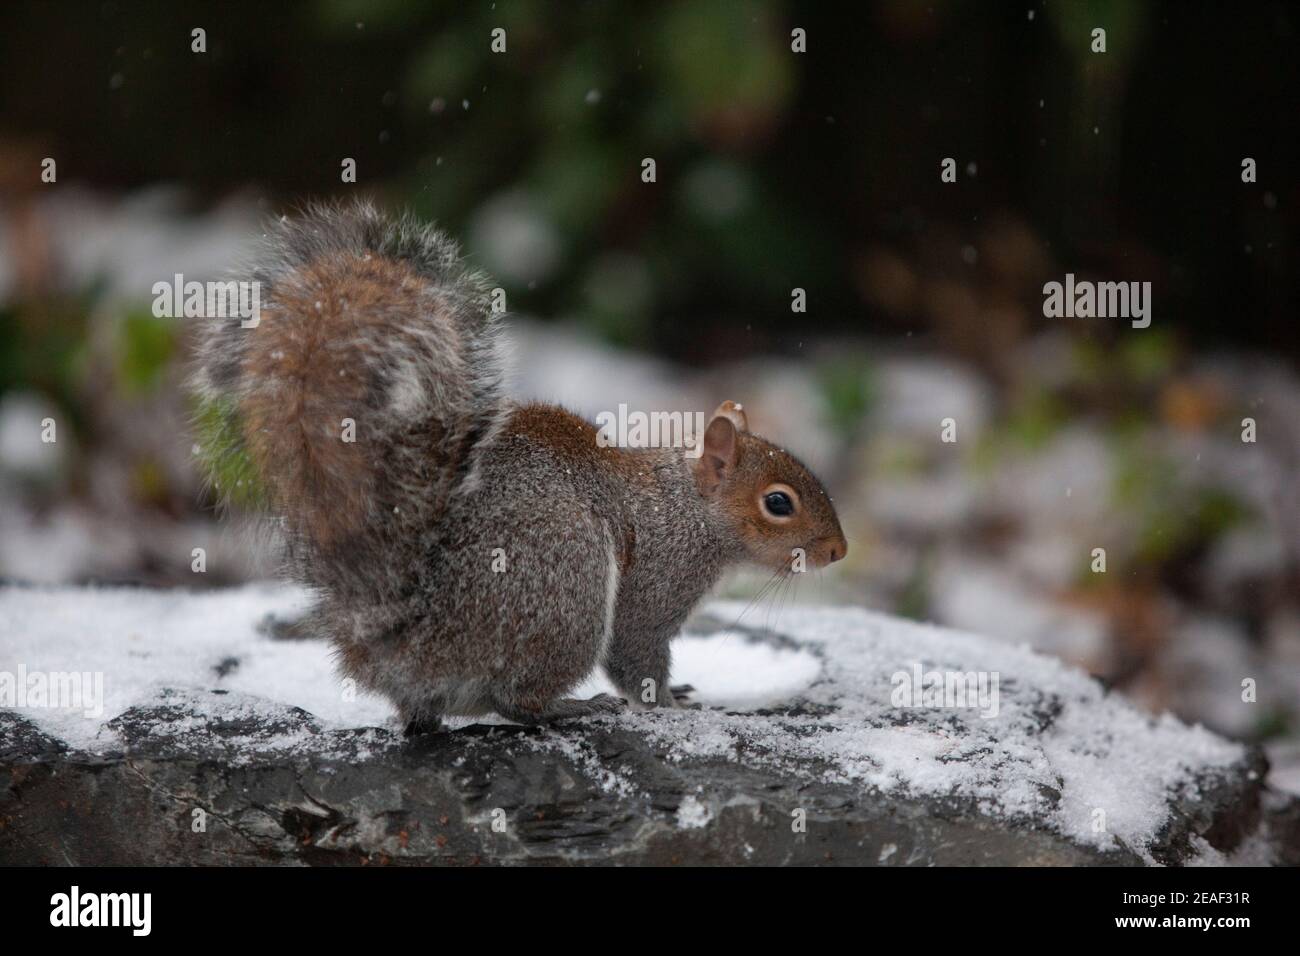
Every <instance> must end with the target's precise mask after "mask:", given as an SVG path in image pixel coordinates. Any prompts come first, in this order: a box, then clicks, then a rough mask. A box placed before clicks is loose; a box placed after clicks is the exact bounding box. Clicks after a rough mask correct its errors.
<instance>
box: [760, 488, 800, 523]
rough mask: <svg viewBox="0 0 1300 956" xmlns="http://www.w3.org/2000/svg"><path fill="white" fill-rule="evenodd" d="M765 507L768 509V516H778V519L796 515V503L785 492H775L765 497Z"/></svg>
mask: <svg viewBox="0 0 1300 956" xmlns="http://www.w3.org/2000/svg"><path fill="white" fill-rule="evenodd" d="M763 507H765V508H766V509H767V511H768V514H773V515H776V516H777V517H778V518H784V517H786V516H787V515H792V514H794V502H793V501H791V500H790V496H789V495H787V494H786V493H785V492H784V491H774V492H772V493H771V494H770V495H764V496H763Z"/></svg>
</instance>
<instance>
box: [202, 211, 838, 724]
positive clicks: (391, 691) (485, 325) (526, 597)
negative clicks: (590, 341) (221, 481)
mask: <svg viewBox="0 0 1300 956" xmlns="http://www.w3.org/2000/svg"><path fill="white" fill-rule="evenodd" d="M255 264H256V265H255V271H254V274H253V278H254V279H255V280H256V281H258V282H260V283H261V299H262V303H263V305H262V309H261V316H260V321H258V322H257V323H255V324H252V323H250V325H251V326H252V327H244V323H241V322H240V320H239V319H238V318H234V319H216V318H213V319H207V320H205V321H204V322H203V323H202V328H201V330H200V332H199V342H198V349H197V361H196V367H195V371H194V376H193V383H192V384H193V386H194V389H195V391H196V392H197V394H198V396H199V397H200V399H201V400H203V401H205V402H208V403H217V404H219V405H221V406H222V407H225V408H227V409H232V410H233V413H234V415H235V417H236V420H237V423H238V424H237V434H236V437H235V440H234V441H233V442H232V443H231V444H230V445H229V447H226V448H223V449H221V454H222V455H236V454H237V455H244V456H247V459H248V460H249V462H250V463H251V466H252V468H253V469H254V470H255V471H256V473H257V474H258V476H259V478H260V482H261V484H262V486H263V488H264V490H265V495H266V499H267V504H268V506H269V508H270V509H271V511H272V512H273V513H274V514H275V515H276V516H277V517H278V518H279V519H280V523H281V526H282V529H283V532H284V536H285V539H286V541H287V544H288V553H289V557H290V564H291V568H292V569H293V572H294V575H295V576H296V577H297V578H298V579H299V580H301V581H302V582H304V583H305V584H306V585H308V586H309V587H310V588H311V589H312V590H313V591H314V592H315V593H316V595H317V596H318V603H317V605H316V607H315V609H314V610H313V612H312V614H311V616H310V618H309V621H310V626H311V627H313V628H314V629H316V630H318V631H320V632H323V633H324V634H325V635H327V636H328V637H329V638H330V639H331V640H332V641H333V643H334V646H335V649H336V652H337V656H338V660H339V662H340V666H341V669H342V671H343V673H344V674H345V676H348V677H352V678H354V679H355V680H356V681H357V683H358V685H360V686H361V687H364V688H366V689H369V690H371V691H374V692H378V693H380V694H383V695H386V696H387V697H388V698H389V699H390V700H391V701H392V702H393V704H394V705H395V706H396V708H397V710H398V713H399V715H400V717H401V718H402V720H403V721H404V723H405V725H406V728H407V731H408V733H415V732H422V731H428V730H433V729H436V728H437V727H438V726H439V718H440V717H441V716H442V715H450V714H457V715H471V716H475V715H481V714H484V713H488V712H492V711H495V712H496V713H498V714H500V715H502V716H504V717H506V718H508V719H511V720H516V721H520V722H524V723H529V724H532V723H539V722H546V721H551V720H556V719H560V718H566V717H577V716H582V715H586V714H594V713H606V712H613V711H616V710H619V709H621V708H623V707H624V706H626V705H627V703H628V702H631V704H632V705H634V706H640V705H647V706H659V707H674V706H679V705H678V703H677V701H676V699H675V698H674V696H673V694H672V693H671V692H670V690H669V684H668V679H669V664H670V659H669V641H670V640H671V639H672V638H673V637H674V636H675V635H676V634H677V632H678V629H679V627H680V626H681V625H682V623H683V622H684V621H685V619H686V617H687V615H688V614H689V613H690V611H691V609H692V608H693V607H694V605H695V604H696V602H697V601H698V600H699V599H700V597H701V596H702V595H703V594H704V593H705V592H706V591H707V590H708V589H709V588H710V587H711V586H712V585H713V584H714V583H715V582H716V580H717V578H718V576H719V575H720V573H721V572H722V570H723V569H724V568H725V567H726V566H728V565H730V564H733V563H736V562H741V561H749V562H753V563H756V564H758V565H761V566H763V567H765V568H767V569H768V570H772V571H774V572H775V571H783V572H784V573H790V571H791V563H792V556H793V555H794V554H795V550H794V549H796V548H802V549H803V551H804V554H805V556H806V562H807V563H808V564H810V565H813V566H824V565H826V564H829V563H830V562H832V561H836V560H839V559H840V558H842V557H844V555H845V553H846V552H847V550H848V544H847V542H846V540H845V538H844V533H843V532H842V531H841V529H840V524H839V520H838V518H837V517H836V514H835V508H834V506H833V505H832V503H831V499H830V497H829V496H828V495H827V494H826V491H825V490H824V489H823V487H822V485H821V483H820V482H819V481H818V480H817V479H816V478H815V477H814V476H813V474H812V473H811V472H810V471H809V470H808V469H807V468H805V467H804V466H803V464H801V463H800V462H799V461H798V460H797V459H795V458H794V457H792V456H791V455H789V454H787V453H786V452H785V451H783V450H781V449H779V448H777V447H776V446H774V445H773V444H771V443H770V442H768V441H766V440H764V439H762V438H760V437H758V436H757V435H754V434H751V433H750V431H749V428H748V425H747V423H746V417H745V412H744V410H743V408H742V407H741V406H740V405H737V404H735V403H732V402H724V403H723V404H722V405H721V406H720V407H719V408H718V410H717V412H716V413H715V414H714V416H713V417H712V419H711V420H710V421H709V424H708V425H707V427H706V428H705V431H704V434H703V437H702V439H701V441H702V444H703V449H702V451H701V452H700V453H699V455H698V457H695V458H692V457H690V456H689V455H687V454H686V452H685V450H684V449H681V448H647V449H629V448H617V447H602V444H601V443H599V442H598V441H597V430H596V428H595V427H594V426H593V425H591V424H589V423H588V422H586V421H584V420H582V419H581V418H579V417H578V416H576V415H574V414H572V413H570V412H568V411H566V410H565V409H563V408H560V407H557V406H554V405H548V404H516V403H514V402H512V401H510V400H508V399H507V398H506V397H505V396H504V394H503V390H502V385H501V378H502V366H501V358H500V353H499V349H498V341H497V340H498V332H499V324H500V323H499V317H498V316H497V315H496V314H495V313H494V311H493V309H492V307H491V302H490V295H491V289H490V286H489V284H488V282H487V280H486V279H485V277H484V276H483V275H481V274H480V273H478V272H475V271H473V270H471V269H470V268H468V267H467V266H466V265H465V263H464V262H463V260H462V259H461V255H460V251H459V249H458V247H457V246H456V245H455V243H453V242H452V241H451V240H449V239H448V238H447V237H446V236H444V235H443V234H442V233H440V232H438V231H437V230H436V229H434V228H432V227H430V226H427V225H424V224H421V223H419V222H416V221H415V220H413V219H411V218H409V217H408V218H400V219H391V218H388V217H386V216H384V215H383V214H381V213H380V212H379V211H377V210H376V209H375V208H374V207H373V206H372V205H370V204H368V203H363V202H358V203H350V204H339V205H320V206H314V207H311V208H309V209H308V210H307V211H305V212H304V213H303V214H302V215H300V216H298V217H296V218H284V219H281V220H280V221H279V222H278V223H277V224H276V225H274V226H273V227H272V228H271V230H270V231H269V233H268V235H267V236H266V238H265V240H264V242H263V244H262V248H261V250H260V253H259V254H258V255H257V257H256V259H255ZM345 419H350V420H351V421H352V422H353V423H354V429H355V433H354V435H353V436H352V440H345V439H344V432H345V427H346V423H345V422H344V420H345ZM696 450H697V451H698V449H696ZM219 473H220V472H219ZM597 666H603V667H604V669H605V671H606V673H607V674H608V676H609V678H610V680H611V681H612V682H613V683H614V685H615V686H616V687H617V688H618V689H619V691H620V693H622V694H623V695H625V696H626V700H624V699H622V698H618V697H613V696H610V695H605V694H601V695H597V696H596V697H593V698H591V699H589V700H577V699H573V698H569V697H566V696H565V694H566V693H568V692H570V691H571V690H572V689H573V687H574V686H575V685H577V684H578V683H579V682H580V681H582V680H583V679H584V678H585V677H586V676H587V675H588V674H590V673H591V672H592V671H593V670H594V669H595V668H596V667H597Z"/></svg>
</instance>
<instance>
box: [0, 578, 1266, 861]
mask: <svg viewBox="0 0 1300 956" xmlns="http://www.w3.org/2000/svg"><path fill="white" fill-rule="evenodd" d="M303 603H304V596H303V595H302V593H301V592H298V591H296V590H293V589H289V588H282V587H277V586H270V585H262V586H248V587H245V588H241V589H237V590H232V591H225V592H205V593H187V592H182V591H176V590H170V591H147V590H134V589H124V588H120V589H74V588H23V587H18V588H14V587H10V588H5V589H2V590H0V703H4V704H8V703H11V701H9V700H6V699H4V698H3V694H4V692H5V690H6V685H5V683H4V682H5V679H6V675H22V674H25V675H27V676H26V680H27V685H28V687H29V688H30V687H31V686H32V680H33V675H49V674H52V673H56V672H69V671H78V672H90V673H91V674H98V675H102V681H103V684H102V688H103V692H102V700H99V699H95V700H87V699H82V700H81V701H80V702H79V704H78V707H76V708H72V707H50V706H32V703H33V701H30V700H29V701H26V703H27V706H20V707H18V708H17V709H18V710H19V711H20V713H22V715H23V716H25V717H27V718H28V719H30V720H31V721H32V722H33V723H35V724H36V725H37V726H38V727H39V728H41V729H42V730H43V731H44V732H46V733H48V734H50V735H51V736H55V737H57V738H59V739H61V740H63V741H64V742H66V743H67V744H68V745H69V746H70V747H72V748H73V749H77V750H87V751H108V750H112V749H114V748H119V749H120V741H118V740H117V738H116V735H115V733H114V730H113V727H112V726H111V721H112V720H113V719H114V718H115V717H118V716H119V715H121V714H122V713H123V712H124V711H126V710H127V709H128V708H130V707H133V706H140V705H148V704H151V703H157V702H159V701H160V700H161V699H163V698H164V697H165V698H166V699H167V701H168V702H170V703H180V704H182V705H183V706H182V707H181V711H182V712H183V713H184V715H185V716H184V719H185V720H186V721H187V722H189V723H190V724H192V725H194V729H195V730H198V729H200V728H201V727H202V726H203V725H204V724H205V723H206V722H208V721H214V720H220V719H222V718H224V717H227V716H230V715H231V714H232V713H235V714H239V715H240V716H247V715H249V714H250V713H253V714H265V715H267V716H268V717H274V716H275V715H276V714H277V713H283V712H284V711H285V709H286V708H288V707H299V708H302V709H304V710H306V711H308V712H309V713H310V714H312V715H313V716H314V717H315V722H314V726H315V727H318V728H319V729H320V730H333V729H345V728H386V729H387V730H392V729H395V723H394V715H393V713H392V710H391V708H390V707H389V706H388V704H387V703H386V702H385V701H382V700H379V699H376V698H373V697H369V696H367V695H364V694H354V693H350V692H348V689H347V688H346V687H345V686H344V685H343V684H342V683H341V682H340V681H339V679H338V677H337V676H336V674H335V672H334V669H333V664H332V661H331V658H330V652H329V649H328V647H327V646H326V645H325V644H324V643H323V642H320V641H315V640H284V639H273V638H272V637H271V636H270V635H269V634H268V632H267V628H266V626H265V622H266V621H267V619H268V617H269V616H274V617H275V618H278V619H282V620H284V619H291V618H293V617H294V616H295V615H296V614H297V612H298V611H300V610H301V608H302V606H303ZM743 610H744V607H743V605H740V604H731V603H722V604H715V605H713V606H712V607H711V608H710V609H709V614H710V616H711V617H713V618H716V619H717V620H719V621H722V622H724V623H725V622H730V621H735V620H736V619H737V618H738V617H739V616H740V615H741V613H742V611H743ZM773 629H774V630H775V631H777V632H779V634H780V635H782V638H781V639H779V640H776V641H764V640H759V639H756V638H755V637H754V636H753V635H752V634H751V633H747V632H745V631H744V630H742V629H731V630H723V631H720V632H717V633H712V634H709V635H708V636H702V635H685V636H683V637H681V638H680V639H679V640H678V641H677V642H676V644H675V645H674V649H675V660H676V666H675V668H674V675H673V676H674V680H675V681H681V682H685V683H690V684H692V685H694V687H695V688H696V690H695V693H694V695H693V696H694V699H695V700H696V701H697V702H699V703H700V704H702V705H703V708H702V709H700V710H683V711H674V712H663V711H657V712H653V713H629V714H626V715H621V716H617V717H613V718H608V719H610V720H616V721H621V722H625V725H626V726H630V727H631V728H634V729H636V730H638V731H640V732H642V733H644V734H645V735H646V736H647V737H648V738H649V739H650V740H651V741H652V742H653V743H655V744H656V745H657V747H659V748H660V750H661V752H662V753H663V754H664V755H665V756H666V758H667V759H668V760H670V761H674V762H683V761H691V760H692V759H699V758H713V759H716V758H719V757H724V758H728V759H735V760H738V761H741V762H744V763H750V764H757V765H762V766H765V767H770V768H773V769H777V770H784V771H789V772H793V773H803V774H808V773H815V774H816V775H817V776H819V777H820V778H821V779H822V780H823V781H826V782H831V783H838V784H846V785H850V786H856V787H861V788H863V789H864V790H882V791H890V790H895V789H896V788H904V790H905V791H907V792H912V793H915V794H918V795H924V796H930V797H939V798H954V799H960V800H966V801H974V802H975V803H976V804H977V805H978V807H979V808H980V809H981V810H982V811H983V812H985V813H988V814H990V815H993V816H996V817H1002V818H1008V819H1019V820H1028V821H1031V822H1034V823H1037V824H1042V825H1045V826H1048V827H1050V828H1052V829H1055V830H1057V831H1059V832H1061V833H1062V834H1064V835H1066V836H1068V837H1070V838H1072V839H1074V840H1076V841H1078V842H1080V843H1083V844H1087V845H1092V846H1097V847H1099V848H1108V847H1111V846H1115V845H1117V844H1118V845H1123V846H1126V847H1128V848H1130V849H1134V850H1136V851H1137V852H1139V853H1141V852H1142V848H1143V847H1145V846H1146V845H1148V844H1149V843H1150V842H1151V840H1152V839H1153V838H1154V837H1155V836H1156V835H1157V834H1158V832H1159V831H1160V828H1161V826H1162V825H1163V824H1164V823H1165V821H1166V819H1167V816H1168V813H1169V803H1170V800H1171V798H1173V797H1177V796H1187V795H1189V793H1190V794H1191V795H1192V796H1194V795H1195V794H1194V790H1195V785H1196V778H1197V776H1198V775H1200V774H1203V773H1205V772H1206V771H1208V770H1211V769H1212V768H1223V767H1226V766H1228V765H1230V764H1233V763H1234V762H1236V761H1238V760H1240V759H1241V758H1242V757H1243V748H1242V747H1241V746H1239V745H1237V744H1234V743H1230V742H1228V741H1226V740H1224V739H1222V738H1220V737H1218V736H1216V735H1214V734H1212V733H1210V732H1208V731H1206V730H1204V729H1202V728H1199V727H1188V726H1186V725H1184V724H1182V723H1180V722H1179V721H1178V720H1176V719H1174V718H1173V717H1170V716H1163V717H1160V718H1151V717H1149V716H1147V715H1145V714H1143V713H1141V712H1140V711H1138V710H1137V709H1135V708H1134V707H1132V706H1131V705H1129V704H1128V703H1127V702H1126V701H1124V700H1122V699H1120V698H1118V697H1116V696H1113V695H1107V694H1105V693H1104V692H1103V690H1102V689H1101V688H1100V686H1099V685H1098V684H1096V683H1095V682H1094V681H1092V680H1090V679H1089V678H1087V677H1085V676H1084V675H1083V674H1082V673H1081V672H1079V671H1077V670H1073V669H1071V668H1069V667H1067V666H1065V665H1063V664H1061V663H1060V662H1059V661H1057V660H1056V659H1054V658H1049V657H1045V656H1042V655H1040V654H1037V653H1034V652H1032V651H1030V650H1028V649H1027V648H1025V647H1019V646H1012V645H1009V644H1007V643H1005V642H1002V641H997V640H992V639H988V638H982V637H978V636H975V635H971V634H964V633H961V632H957V631H951V630H945V629H940V628H934V627H929V626H925V625H918V624H914V623H910V622H906V621H902V620H899V619H895V618H890V617H886V616H883V615H879V614H874V613H871V612H867V611H864V610H859V609H850V608H842V609H831V608H818V609H813V608H791V609H788V610H787V611H786V612H785V613H784V614H783V615H782V616H781V617H780V619H779V621H775V622H773ZM916 668H919V669H920V671H921V672H923V673H928V672H933V671H940V672H953V673H957V672H961V673H971V674H976V675H982V677H983V679H984V680H985V684H984V688H985V690H986V692H988V691H992V690H994V689H996V695H995V696H989V695H988V694H987V693H986V696H985V697H984V698H982V699H981V700H980V701H979V702H978V704H977V703H976V702H975V701H974V700H969V701H964V702H962V701H952V700H949V701H946V702H942V701H941V702H938V705H937V706H935V705H934V704H935V702H934V701H930V702H922V703H925V705H924V706H904V705H905V704H907V701H906V700H904V699H903V698H901V697H900V696H899V695H900V693H901V690H900V689H901V688H902V687H904V686H907V685H906V684H905V682H904V677H903V676H902V675H907V676H908V677H912V676H915V674H916V673H917V672H916ZM923 681H924V678H923ZM14 683H15V678H14V677H10V678H9V685H8V687H9V692H10V693H12V692H13V688H14ZM93 686H94V685H93V681H91V682H90V683H88V684H87V687H88V688H92V687H93ZM603 689H607V688H606V687H605V685H604V684H603V680H602V679H600V678H597V677H593V678H592V679H591V680H590V681H589V682H588V684H587V685H584V687H583V688H581V689H580V690H579V694H582V695H585V694H587V693H593V692H596V691H598V690H603ZM92 696H93V695H92ZM14 702H15V703H19V704H21V703H24V702H22V701H14ZM36 703H39V701H38V702H36ZM65 703H67V702H66V701H65ZM100 705H102V706H100ZM274 725H275V721H274V720H269V721H268V726H270V727H272V730H270V731H268V733H267V734H266V735H263V736H259V738H258V739H256V740H250V741H248V746H249V748H250V749H251V750H257V749H280V750H283V749H285V748H289V749H301V750H304V751H306V752H310V751H311V748H312V746H313V741H312V740H311V739H310V738H311V736H312V734H314V733H315V732H316V731H315V730H312V731H311V733H308V734H304V733H303V732H302V731H301V729H299V730H297V731H295V732H294V733H295V734H296V736H295V737H294V738H293V739H281V738H278V737H277V736H276V733H275V732H274V729H273V728H274ZM168 729H169V730H171V731H175V730H176V727H175V725H174V724H173V725H170V726H169V728H168ZM376 733H378V732H376ZM379 736H381V737H383V738H384V739H388V735H387V734H379ZM535 740H536V742H535V746H538V747H541V748H548V747H550V748H555V749H565V750H566V752H567V751H568V750H571V749H572V748H573V746H574V745H573V741H572V738H571V737H562V736H560V735H551V734H543V735H541V736H539V737H538V738H535ZM809 768H815V769H813V770H810V769H809ZM589 769H590V770H591V771H592V772H593V774H594V775H598V776H600V777H601V778H602V779H603V781H604V782H605V784H606V785H607V786H608V787H611V788H615V789H619V790H624V789H626V788H629V787H632V786H634V784H633V783H632V782H631V781H630V780H628V779H625V778H623V777H621V776H620V774H619V771H618V768H617V767H590V768H589ZM704 822H707V821H701V820H695V819H686V820H684V821H682V825H683V826H687V825H690V826H698V825H702V824H703V823H704Z"/></svg>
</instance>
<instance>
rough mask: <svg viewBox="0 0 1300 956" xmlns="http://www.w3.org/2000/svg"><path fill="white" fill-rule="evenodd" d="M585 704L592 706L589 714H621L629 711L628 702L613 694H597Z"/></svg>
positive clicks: (585, 701)
mask: <svg viewBox="0 0 1300 956" xmlns="http://www.w3.org/2000/svg"><path fill="white" fill-rule="evenodd" d="M583 703H584V704H588V705H590V706H591V710H590V711H589V713H592V714H619V713H622V712H623V711H625V710H627V701H626V700H624V699H623V698H622V697H615V696H614V695H613V694H597V695H596V696H595V697H589V698H587V699H586V700H584V701H583Z"/></svg>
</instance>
